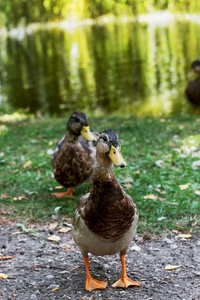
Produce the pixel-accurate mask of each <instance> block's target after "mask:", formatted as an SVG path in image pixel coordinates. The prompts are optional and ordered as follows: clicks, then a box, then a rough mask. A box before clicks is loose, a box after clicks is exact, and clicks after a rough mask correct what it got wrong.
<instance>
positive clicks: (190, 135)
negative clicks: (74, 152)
mask: <svg viewBox="0 0 200 300" xmlns="http://www.w3.org/2000/svg"><path fill="white" fill-rule="evenodd" d="M68 117H69V116H66V117H65V118H63V117H62V118H51V119H50V118H31V117H26V116H24V117H23V118H22V119H20V117H19V118H18V120H16V119H15V118H13V119H9V118H8V119H4V118H1V119H0V121H1V123H2V125H1V126H0V133H1V135H0V138H1V150H0V152H1V154H0V155H1V156H0V171H1V180H2V181H1V183H0V203H1V212H3V214H2V215H1V216H3V217H4V218H6V217H9V218H12V219H15V220H17V221H18V222H19V221H20V222H26V221H29V222H30V221H37V222H46V221H48V220H51V217H52V215H54V214H55V212H54V209H55V208H56V207H58V206H60V207H61V209H60V210H59V213H58V215H59V218H58V220H59V221H61V218H62V217H73V213H74V210H75V208H76V206H77V202H78V199H79V197H80V196H81V195H83V194H85V193H87V192H88V191H89V189H90V184H83V185H81V186H79V187H77V188H76V189H75V194H74V197H73V199H63V198H62V199H56V198H54V197H53V196H51V192H52V191H55V187H56V186H58V185H59V184H58V183H57V182H56V181H55V179H54V178H53V176H52V168H51V162H50V159H51V155H49V154H48V152H47V150H48V149H52V150H53V149H54V148H55V145H56V142H57V140H58V139H59V138H61V137H62V135H63V134H64V132H65V127H66V121H67V119H68ZM89 122H90V127H91V129H92V130H95V131H102V130H104V129H105V128H112V129H114V130H115V131H116V132H117V133H118V135H119V139H120V143H121V153H122V155H123V157H124V159H125V160H126V162H127V163H128V166H127V167H126V168H125V169H120V168H117V167H115V168H114V170H115V175H116V177H117V180H118V182H119V183H120V184H121V185H122V186H124V189H125V191H126V192H127V193H128V194H129V195H130V196H131V197H132V198H133V200H134V202H135V203H136V205H137V208H138V210H139V214H140V221H139V226H138V232H144V231H145V232H154V233H160V232H161V230H163V229H165V230H166V229H167V230H172V229H178V230H190V231H191V230H192V231H195V230H197V229H198V228H199V227H198V226H199V223H200V218H199V216H200V196H199V195H197V194H195V192H194V191H195V190H197V191H200V180H199V178H200V176H199V172H200V170H199V168H197V169H193V168H192V167H191V166H192V163H193V162H194V161H198V160H200V146H199V140H200V132H199V122H200V121H199V120H195V118H194V117H192V116H184V117H170V118H165V119H163V118H162V119H160V118H154V117H145V118H137V117H135V116H126V117H120V116H111V117H105V118H103V117H99V118H93V117H90V116H89ZM160 160H161V162H159V161H160ZM159 163H160V165H161V167H159V166H158V165H159ZM127 183H128V184H129V185H128V187H126V185H127ZM183 184H188V185H189V187H188V188H187V189H184V190H181V189H180V187H179V185H183ZM162 192H164V194H162ZM6 193H7V194H9V196H8V197H6V198H2V194H6ZM148 194H153V195H155V196H157V197H158V198H159V199H145V198H144V197H145V196H146V195H148ZM6 211H7V212H9V213H10V215H6V214H5V212H6ZM160 217H163V218H162V219H161V220H159V218H160Z"/></svg>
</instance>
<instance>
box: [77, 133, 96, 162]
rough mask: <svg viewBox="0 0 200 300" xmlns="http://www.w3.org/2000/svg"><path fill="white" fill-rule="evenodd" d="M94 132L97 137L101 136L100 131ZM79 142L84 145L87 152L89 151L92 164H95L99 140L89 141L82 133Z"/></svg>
mask: <svg viewBox="0 0 200 300" xmlns="http://www.w3.org/2000/svg"><path fill="white" fill-rule="evenodd" d="M92 134H93V135H94V136H95V137H96V139H98V138H99V135H100V134H99V133H98V132H92ZM79 143H80V145H81V146H82V147H83V149H84V150H85V152H86V153H87V155H88V157H89V159H90V162H91V163H92V164H94V162H95V160H96V146H97V141H95V142H92V141H88V140H86V139H85V138H84V137H83V136H82V135H81V136H80V138H79Z"/></svg>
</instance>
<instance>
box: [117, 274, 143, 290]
mask: <svg viewBox="0 0 200 300" xmlns="http://www.w3.org/2000/svg"><path fill="white" fill-rule="evenodd" d="M129 286H140V282H138V281H133V280H131V279H129V278H128V277H127V276H124V277H120V279H119V280H118V281H116V282H115V283H114V284H113V285H112V287H121V288H127V287H129Z"/></svg>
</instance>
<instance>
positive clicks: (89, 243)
mask: <svg viewBox="0 0 200 300" xmlns="http://www.w3.org/2000/svg"><path fill="white" fill-rule="evenodd" d="M114 164H115V165H116V166H118V167H121V168H124V167H125V166H126V162H125V161H124V159H123V157H122V155H121V153H120V144H119V139H118V135H117V133H116V132H115V131H113V130H111V129H106V130H104V131H103V133H101V135H100V137H99V139H98V141H97V150H96V162H95V165H94V170H93V176H92V186H91V191H90V193H87V194H86V195H84V196H82V197H81V198H80V200H79V203H78V207H77V209H76V211H75V214H74V221H73V227H72V235H73V238H74V240H75V243H76V244H77V245H78V247H79V249H80V251H81V253H82V255H83V260H84V263H85V269H86V284H85V288H86V290H87V291H92V290H94V289H105V288H106V286H107V282H104V281H97V280H95V279H94V278H92V276H91V275H90V271H89V258H88V253H92V254H94V255H98V256H103V255H112V254H115V253H117V252H119V253H120V260H121V265H122V273H121V276H120V279H119V280H118V281H117V282H115V283H114V284H113V285H112V287H122V288H127V287H128V286H140V283H139V282H137V281H133V280H131V279H129V278H128V276H127V275H126V267H125V256H126V252H127V250H128V247H129V244H130V243H131V241H132V239H133V237H134V236H135V234H136V229H137V224H138V211H137V208H136V205H135V204H134V202H133V200H132V198H131V197H130V196H129V195H128V194H126V193H125V191H124V190H123V188H122V187H121V186H120V185H119V184H118V182H117V180H116V178H115V176H114V173H113V167H114Z"/></svg>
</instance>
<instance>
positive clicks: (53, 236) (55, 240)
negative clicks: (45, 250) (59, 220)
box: [47, 235, 60, 242]
mask: <svg viewBox="0 0 200 300" xmlns="http://www.w3.org/2000/svg"><path fill="white" fill-rule="evenodd" d="M47 240H49V241H51V242H58V241H60V237H59V236H57V235H52V236H49V237H48V238H47Z"/></svg>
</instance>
